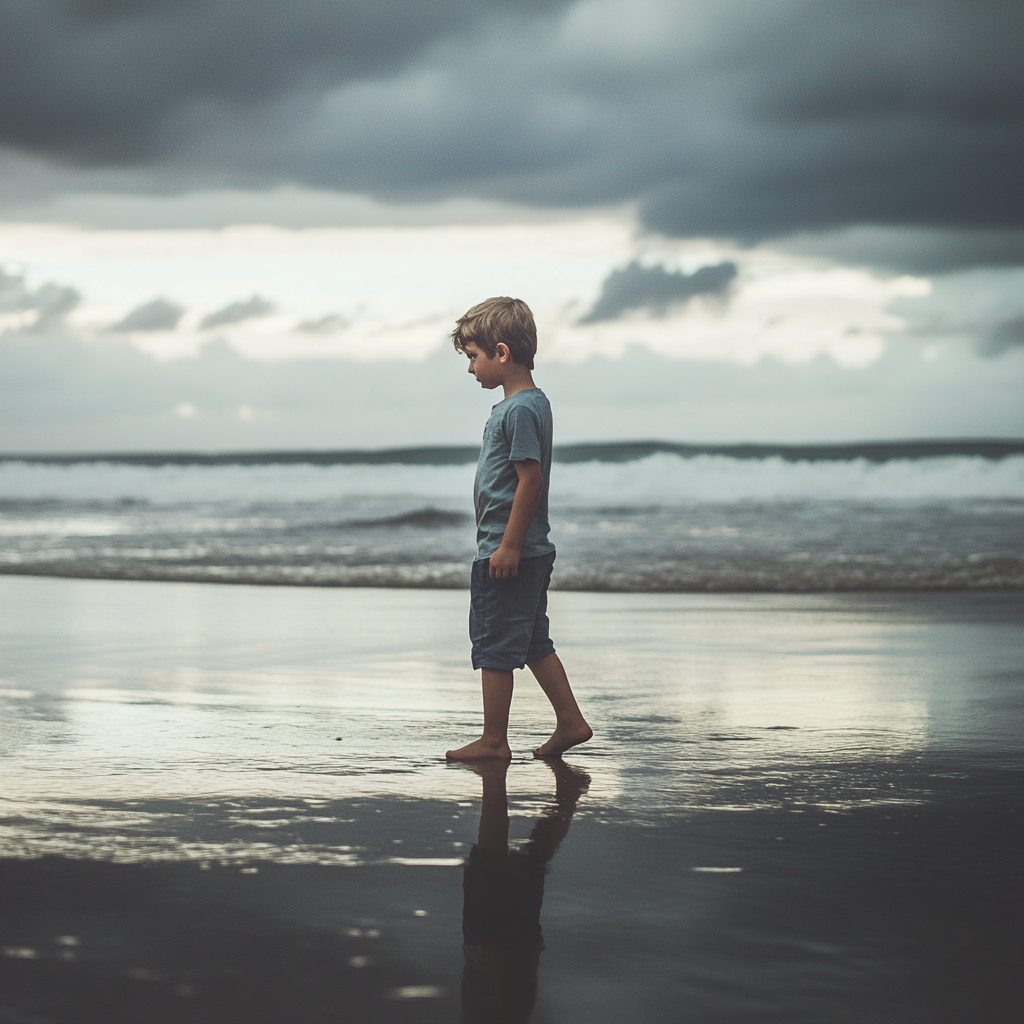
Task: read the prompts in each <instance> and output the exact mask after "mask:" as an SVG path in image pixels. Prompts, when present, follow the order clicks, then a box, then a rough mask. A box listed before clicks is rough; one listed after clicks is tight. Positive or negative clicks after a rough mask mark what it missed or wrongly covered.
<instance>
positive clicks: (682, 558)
mask: <svg viewBox="0 0 1024 1024" xmlns="http://www.w3.org/2000/svg"><path fill="white" fill-rule="evenodd" d="M661 447H662V449H663V450H657V447H656V446H653V450H652V446H646V447H645V446H643V445H628V444H620V445H615V444H609V445H591V446H587V447H586V449H582V448H576V449H563V450H561V452H560V453H556V464H555V467H554V470H553V475H552V484H551V524H552V534H551V535H552V539H553V541H554V543H555V545H556V547H557V549H558V561H557V565H556V572H555V578H554V582H553V586H555V587H560V588H562V589H573V590H610V591H678V592H685V591H697V592H699V591H816V590H817V591H820V590H915V589H940V590H941V589H1004V588H1019V587H1021V586H1024V452H1022V451H1021V448H1022V447H1024V446H1020V445H1007V444H1003V445H989V446H986V445H985V443H978V444H975V445H973V447H972V446H971V445H966V446H965V445H964V444H963V443H960V444H956V443H952V444H946V445H943V444H942V443H935V444H931V445H918V446H916V448H915V447H914V446H909V448H908V446H907V445H900V444H891V445H886V444H880V445H873V446H870V447H865V448H863V450H861V449H857V448H856V447H852V446H851V447H847V448H837V449H835V450H834V451H831V452H829V451H828V450H813V451H808V452H801V451H800V450H793V449H786V448H782V447H780V448H778V449H777V450H772V449H757V450H756V452H755V454H750V453H749V452H741V453H740V454H738V455H737V454H735V453H734V454H725V453H723V452H724V451H727V450H722V451H715V450H714V449H707V450H703V451H701V450H694V451H687V450H685V449H683V448H682V447H681V446H670V445H669V446H661ZM729 451H731V450H729ZM965 451H966V453H965ZM473 459H474V453H473V451H472V449H461V448H460V449H429V450H428V449H420V450H415V451H411V450H410V451H409V452H405V453H403V452H400V451H393V452H378V453H351V452H350V453H323V452H311V453H269V454H265V455H254V454H252V453H249V454H240V455H234V456H233V455H220V456H212V457H211V456H201V455H197V456H188V455H178V456H173V457H168V456H158V455H149V456H87V457H66V458H53V457H51V458H41V457H35V458H33V457H20V458H18V457H8V458H7V459H5V460H3V461H0V573H8V574H25V575H51V576H77V577H90V578H109V579H151V580H189V581H214V582H227V583H262V584H290V585H313V586H387V587H464V586H466V585H468V567H469V564H470V562H471V560H472V558H473V556H474V543H475V529H474V524H473V517H472V507H471V494H472V481H473V473H474V465H473Z"/></svg>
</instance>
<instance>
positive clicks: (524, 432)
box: [473, 388, 555, 559]
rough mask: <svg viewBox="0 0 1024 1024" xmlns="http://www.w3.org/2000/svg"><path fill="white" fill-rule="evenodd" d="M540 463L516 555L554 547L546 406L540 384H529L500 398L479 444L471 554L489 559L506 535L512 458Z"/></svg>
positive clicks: (514, 481)
mask: <svg viewBox="0 0 1024 1024" xmlns="http://www.w3.org/2000/svg"><path fill="white" fill-rule="evenodd" d="M527 459H534V460H536V461H537V462H539V463H540V468H541V473H542V477H543V482H542V483H541V489H540V497H539V498H538V499H537V508H536V510H535V511H534V513H533V519H531V520H530V526H529V529H528V530H527V531H526V540H525V541H523V549H522V551H521V553H520V554H521V556H522V557H523V558H534V557H536V556H537V555H547V554H550V553H551V552H552V551H554V550H555V545H554V544H552V543H551V541H549V540H548V531H549V530H550V529H551V526H550V524H549V523H548V482H549V480H550V479H551V406H550V405H549V404H548V400H547V396H546V395H545V394H544V392H543V391H541V390H540V388H528V389H527V390H525V391H517V392H516V393H515V394H514V395H511V396H510V397H509V398H506V399H504V401H501V402H499V403H498V404H497V405H496V406H495V407H494V408H493V409H492V410H491V416H490V419H489V420H488V421H487V426H486V427H484V439H483V443H482V445H481V446H480V461H479V462H478V463H477V466H476V482H475V483H474V484H473V503H474V505H475V506H476V539H477V553H476V557H477V558H478V559H479V558H490V557H491V555H493V554H494V552H495V551H497V550H498V546H499V545H500V544H501V539H502V537H504V536H505V527H506V526H508V517H509V516H510V515H511V513H512V499H513V498H514V497H515V496H516V487H517V486H518V484H519V474H518V473H516V467H515V466H513V465H512V463H513V462H524V461H526V460H527Z"/></svg>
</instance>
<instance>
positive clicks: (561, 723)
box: [447, 297, 593, 761]
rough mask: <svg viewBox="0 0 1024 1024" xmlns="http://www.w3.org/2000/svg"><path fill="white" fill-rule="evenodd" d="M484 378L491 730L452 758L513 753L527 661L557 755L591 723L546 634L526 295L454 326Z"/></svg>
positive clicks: (481, 467) (480, 572) (474, 601)
mask: <svg viewBox="0 0 1024 1024" xmlns="http://www.w3.org/2000/svg"><path fill="white" fill-rule="evenodd" d="M452 341H453V342H454V344H455V347H456V349H458V350H459V351H460V352H463V353H465V355H466V356H467V357H468V358H469V372H470V373H471V374H473V376H474V377H476V379H477V381H478V382H479V383H480V386H481V387H483V388H486V389H488V390H493V389H494V388H496V387H498V386H499V385H500V386H501V388H502V389H503V391H504V398H503V400H502V401H500V402H499V403H498V404H497V405H496V406H494V408H493V409H492V410H491V416H490V418H489V419H488V421H487V426H486V428H485V429H484V437H483V444H482V446H481V448H480V461H479V463H478V465H477V473H476V483H475V485H474V497H475V500H476V523H477V557H476V561H474V563H473V575H472V586H471V597H470V615H469V632H470V637H471V639H472V641H473V667H474V668H478V669H480V670H481V685H482V688H483V700H484V731H483V736H481V737H480V739H478V740H474V741H473V742H472V743H468V744H467V745H466V746H464V747H460V748H459V749H458V750H449V751H448V754H447V756H448V758H449V759H451V760H455V761H470V760H476V759H478V758H506V759H510V758H511V757H512V751H511V749H510V748H509V745H508V712H509V707H510V705H511V703H512V672H513V670H514V669H517V668H519V669H521V668H522V667H523V666H524V665H528V666H529V668H530V671H531V672H532V673H533V674H534V676H536V678H537V682H538V683H540V685H541V689H543V691H544V693H545V694H546V695H547V698H548V700H549V701H551V706H552V708H554V711H555V731H554V733H552V735H551V737H550V739H548V741H547V742H546V743H544V744H542V745H541V746H540V747H537V748H536V749H535V750H534V752H533V753H534V756H535V757H549V756H554V755H557V754H560V753H561V752H562V751H563V750H568V749H569V747H572V746H575V745H576V744H577V743H584V742H586V741H587V740H589V739H590V737H591V736H592V735H593V732H592V731H591V729H590V726H589V725H587V722H586V720H585V719H584V717H583V715H582V714H581V713H580V709H579V707H578V706H577V704H576V698H575V697H574V696H573V692H572V689H571V687H570V686H569V680H568V678H567V677H566V674H565V669H564V668H563V667H562V662H561V661H560V660H559V657H558V655H557V654H556V653H555V648H554V645H553V644H552V643H551V639H550V637H549V636H548V617H547V592H548V582H549V580H550V579H551V567H552V564H553V563H554V560H555V547H554V545H553V544H552V543H551V541H550V540H549V539H548V529H549V526H548V480H549V477H550V474H551V407H550V406H549V405H548V400H547V397H546V396H545V394H544V392H543V391H541V390H540V389H539V388H538V387H537V386H536V384H534V382H533V374H532V373H531V372H530V371H531V370H532V369H533V357H534V355H535V353H536V351H537V327H536V325H535V323H534V320H533V314H532V313H531V312H530V309H529V307H528V306H527V305H526V303H525V302H523V301H522V300H521V299H510V298H504V297H501V298H493V299H488V300H487V301H486V302H481V303H480V304H479V305H478V306H474V307H473V308H472V309H471V310H470V311H469V312H468V313H466V315H465V316H463V317H461V318H460V319H459V320H458V322H457V323H456V327H455V330H454V331H453V332H452Z"/></svg>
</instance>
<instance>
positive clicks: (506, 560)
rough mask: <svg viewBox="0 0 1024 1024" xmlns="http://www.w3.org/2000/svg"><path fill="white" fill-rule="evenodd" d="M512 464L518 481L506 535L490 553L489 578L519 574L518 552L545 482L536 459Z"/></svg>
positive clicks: (502, 578) (499, 578) (495, 578)
mask: <svg viewBox="0 0 1024 1024" xmlns="http://www.w3.org/2000/svg"><path fill="white" fill-rule="evenodd" d="M512 465H513V466H515V467H516V473H517V474H518V475H519V482H518V483H517V484H516V496H515V497H514V498H513V499H512V511H511V512H510V513H509V517H508V525H507V526H506V527H505V535H504V537H502V538H501V544H499V545H498V550H497V551H495V552H494V554H493V555H491V579H492V580H512V579H515V578H516V577H517V576H518V575H519V553H520V552H521V551H522V550H523V542H524V541H525V540H526V531H527V530H528V529H529V528H530V520H531V519H533V513H534V512H535V511H536V510H537V502H538V501H539V500H540V490H541V487H542V486H543V483H544V474H543V473H542V472H541V468H540V463H539V462H537V461H536V460H535V459H526V460H525V461H523V462H513V463H512Z"/></svg>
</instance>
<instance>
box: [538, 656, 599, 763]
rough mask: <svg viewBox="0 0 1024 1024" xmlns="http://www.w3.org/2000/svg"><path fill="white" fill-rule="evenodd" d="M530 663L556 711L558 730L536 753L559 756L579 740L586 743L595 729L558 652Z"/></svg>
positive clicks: (540, 755) (544, 755) (556, 727)
mask: <svg viewBox="0 0 1024 1024" xmlns="http://www.w3.org/2000/svg"><path fill="white" fill-rule="evenodd" d="M527 667H528V668H529V669H530V671H531V672H532V673H533V674H534V676H536V678H537V682H538V683H540V688H541V689H542V690H543V691H544V693H545V695H546V696H547V698H548V700H549V701H551V707H552V708H554V711H555V731H554V732H553V733H552V734H551V737H550V738H549V739H548V741H547V742H546V743H542V744H541V745H540V746H539V747H536V748H535V749H534V751H533V756H534V757H555V756H557V755H558V754H561V753H562V752H563V751H565V750H568V749H569V748H570V747H575V746H576V744H578V743H586V742H587V740H589V739H590V738H591V736H593V735H594V730H593V729H591V728H590V726H589V725H588V724H587V720H586V719H585V718H584V717H583V712H581V711H580V709H579V705H578V704H577V703H576V697H575V696H574V694H573V692H572V687H571V686H570V685H569V677H568V676H567V675H566V674H565V669H564V668H563V667H562V662H561V659H560V658H559V657H558V655H557V654H554V653H551V654H548V655H546V656H545V657H543V658H540V659H539V660H537V661H531V662H529V663H528V666H527Z"/></svg>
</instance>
